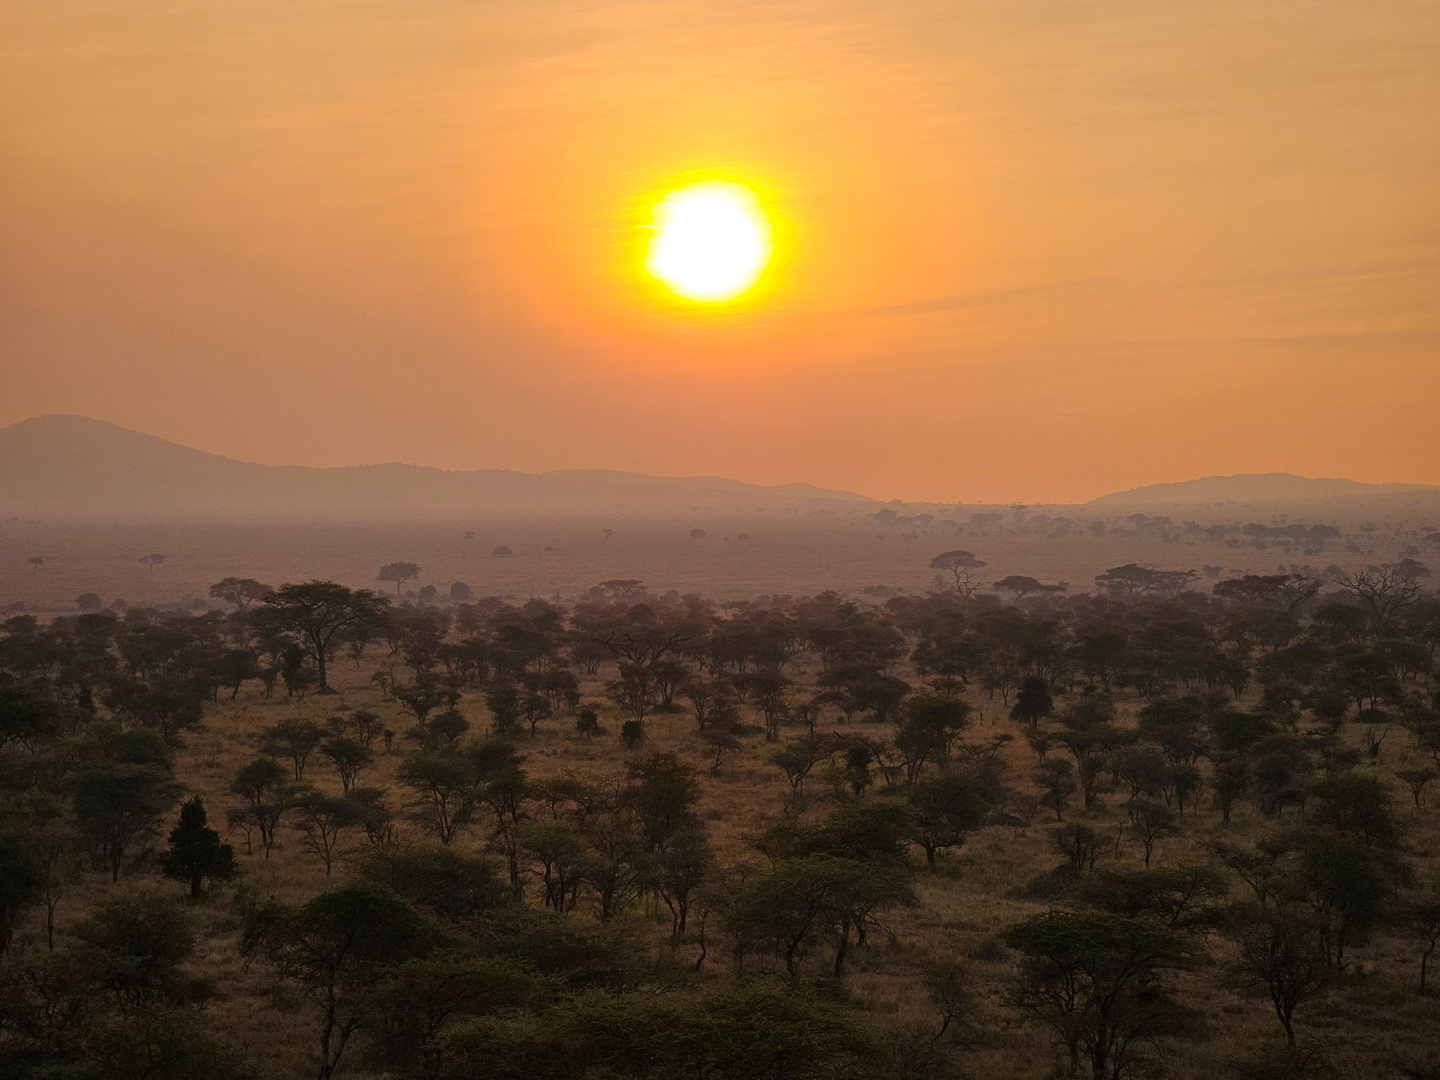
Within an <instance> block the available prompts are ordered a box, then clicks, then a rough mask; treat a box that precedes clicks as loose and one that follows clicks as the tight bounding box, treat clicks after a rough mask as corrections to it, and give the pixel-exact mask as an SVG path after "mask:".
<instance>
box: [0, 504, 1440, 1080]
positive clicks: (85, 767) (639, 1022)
mask: <svg viewBox="0 0 1440 1080" xmlns="http://www.w3.org/2000/svg"><path fill="white" fill-rule="evenodd" d="M1437 555H1440V515H1437V513H1436V508H1435V507H1434V506H1433V505H1425V504H1423V503H1422V502H1417V501H1415V500H1413V499H1411V500H1407V499H1401V498H1398V497H1397V498H1392V499H1390V500H1389V501H1385V500H1383V499H1377V500H1372V501H1371V502H1370V503H1368V504H1360V503H1357V502H1355V501H1354V500H1351V501H1345V502H1339V501H1337V502H1332V503H1324V502H1321V503H1316V504H1313V505H1288V506H1284V507H1276V506H1258V505H1257V506H1241V505H1234V504H1231V505H1217V506H1208V507H1190V508H1186V509H1185V510H1184V511H1183V512H1181V511H1178V510H1177V511H1175V512H1171V511H1169V510H1166V511H1164V512H1157V510H1156V509H1155V508H1154V507H1150V508H1148V509H1146V510H1145V511H1140V510H1133V511H1132V510H1131V509H1127V508H1118V509H1117V508H1106V509H1103V510H1102V509H1097V508H1095V507H1088V508H1073V507H1072V508H1053V507H1052V508H1041V507H1030V508H1024V507H988V508H986V507H982V508H966V509H962V508H956V507H948V508H947V507H919V508H916V507H905V506H899V505H897V506H895V507H893V508H887V507H881V508H880V509H879V510H875V509H874V508H873V507H871V508H867V509H866V510H864V511H863V512H861V511H856V510H852V509H841V510H836V511H827V512H823V513H820V512H810V513H805V512H800V511H792V512H786V511H783V510H774V511H765V512H762V511H755V512H753V513H748V512H744V511H741V510H736V511H735V512H733V513H729V514H722V513H719V512H707V513H705V514H699V513H696V514H691V515H689V516H685V515H681V514H676V515H674V516H673V517H670V518H664V519H660V518H646V519H642V518H637V517H634V516H627V515H626V514H624V513H621V512H618V511H617V513H616V514H615V515H613V516H612V517H611V518H607V519H605V520H600V519H599V518H598V517H597V518H594V519H591V518H586V519H585V520H577V519H573V518H562V517H556V518H554V519H544V520H536V519H529V520H526V519H514V520H495V521H484V522H469V523H467V522H447V523H443V524H412V525H363V524H335V523H331V524H296V523H291V524H283V523H269V524H265V523H255V522H250V523H245V524H226V523H220V522H215V523H210V524H173V525H165V524H157V523H153V522H151V523H129V524H123V523H122V524H113V523H112V524H90V525H84V524H77V523H66V522H60V521H49V522H41V521H21V520H14V521H9V522H4V523H0V563H3V571H0V575H3V576H0V605H3V608H4V622H3V625H0V815H3V824H4V827H3V830H0V946H3V955H0V1074H3V1075H4V1076H5V1077H7V1078H8V1077H27V1078H28V1077H34V1078H41V1077H44V1078H62V1077H64V1078H70V1077H76V1078H79V1077H85V1078H90V1077H94V1078H107V1080H108V1078H117V1080H118V1078H133V1080H144V1078H153V1080H169V1078H190V1077H214V1078H217V1080H219V1078H230V1077H236V1078H239V1077H255V1078H257V1080H261V1078H288V1077H301V1076H307V1075H309V1076H318V1077H319V1078H320V1080H326V1078H327V1077H330V1076H337V1077H343V1076H351V1077H357V1078H359V1077H375V1078H379V1077H395V1078H402V1077H404V1078H408V1077H416V1078H426V1080H441V1078H447V1080H448V1078H454V1080H459V1078H462V1077H465V1078H470V1077H475V1078H481V1077H496V1078H502V1077H503V1078H511V1077H515V1078H519V1077H551V1076H553V1077H569V1078H577V1080H578V1078H585V1080H616V1078H620V1077H643V1078H647V1080H652V1078H653V1080H670V1078H677V1080H678V1078H682V1077H683V1078H690V1077H694V1078H697V1080H698V1078H714V1080H749V1078H759V1077H777V1078H779V1077H796V1078H807V1080H808V1078H817V1080H818V1078H822V1077H826V1078H828V1077H837V1078H838V1077H856V1078H861V1077H865V1078H868V1077H874V1078H881V1077H885V1078H891V1077H894V1078H911V1077H913V1078H917V1080H918V1078H921V1077H927V1078H928V1077H942V1078H943V1077H974V1076H990V1077H996V1078H1007V1080H1008V1078H1016V1080H1018V1078H1022V1077H1036V1078H1038V1077H1050V1076H1056V1077H1059V1076H1086V1077H1097V1078H1098V1077H1110V1078H1114V1080H1118V1078H1121V1077H1177V1078H1186V1080H1189V1078H1195V1080H1199V1078H1201V1077H1214V1076H1233V1077H1237V1078H1255V1080H1260V1078H1272V1077H1297V1078H1298V1077H1332V1076H1333V1077H1411V1078H1417V1080H1419V1078H1428V1077H1435V1076H1440V1045H1437V1042H1440V1039H1437V1036H1436V1031H1437V1030H1440V1028H1437V1021H1440V1004H1437V1002H1440V998H1437V996H1436V994H1435V992H1434V991H1435V988H1434V982H1435V979H1436V976H1435V974H1434V973H1433V972H1432V971H1430V970H1429V969H1430V967H1431V963H1430V961H1431V960H1432V957H1433V952H1434V949H1435V946H1436V944H1437V942H1440V875H1437V865H1436V858H1437V854H1436V853H1437V843H1440V823H1437V809H1436V801H1437V795H1436V792H1437V791H1440V785H1437V784H1436V780H1437V777H1440V671H1437V666H1436V650H1437V648H1440V598H1437V596H1436V593H1435V589H1436V579H1435V578H1434V577H1433V576H1432V575H1431V573H1430V571H1429V569H1428V567H1427V565H1426V564H1427V561H1428V562H1433V561H1434V558H1435V557H1436V556H1437Z"/></svg>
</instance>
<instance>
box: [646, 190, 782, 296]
mask: <svg viewBox="0 0 1440 1080" xmlns="http://www.w3.org/2000/svg"><path fill="white" fill-rule="evenodd" d="M651 229H652V235H651V238H650V249H649V251H648V252H647V254H646V256H645V269H646V270H647V271H648V272H649V273H650V274H651V276H653V277H655V278H656V279H657V280H659V281H661V282H663V283H664V284H665V285H666V287H668V288H669V289H670V291H671V292H673V293H675V294H676V295H677V296H682V297H684V298H685V299H687V300H696V301H699V302H701V303H712V304H713V303H721V302H723V301H726V300H733V299H735V298H736V297H737V296H740V295H741V294H742V293H745V292H747V291H748V290H749V289H750V288H752V287H753V286H754V284H755V283H756V282H757V281H758V280H760V275H761V274H762V273H764V272H765V267H766V266H767V265H768V264H769V262H770V254H771V250H772V244H771V235H770V220H769V218H767V217H766V216H765V210H764V208H763V207H762V206H761V205H760V200H759V199H758V198H756V196H755V193H754V192H753V191H751V190H750V189H749V188H748V187H746V186H745V185H743V184H735V183H730V182H727V181H707V182H705V183H700V184H691V185H689V186H688V187H683V188H680V189H678V190H676V191H672V192H670V194H668V195H666V196H665V197H664V198H663V199H661V200H660V202H659V203H657V204H656V206H655V217H654V221H653V223H652V225H651Z"/></svg>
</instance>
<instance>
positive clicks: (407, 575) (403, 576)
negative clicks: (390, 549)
mask: <svg viewBox="0 0 1440 1080" xmlns="http://www.w3.org/2000/svg"><path fill="white" fill-rule="evenodd" d="M419 576H420V567H418V566H416V565H415V564H414V563H413V562H392V563H386V564H385V565H384V566H382V567H380V572H379V573H378V574H376V575H375V580H376V581H393V582H394V583H395V595H396V596H399V595H400V586H401V585H403V584H404V583H405V582H407V581H409V580H410V579H411V578H417V577H419Z"/></svg>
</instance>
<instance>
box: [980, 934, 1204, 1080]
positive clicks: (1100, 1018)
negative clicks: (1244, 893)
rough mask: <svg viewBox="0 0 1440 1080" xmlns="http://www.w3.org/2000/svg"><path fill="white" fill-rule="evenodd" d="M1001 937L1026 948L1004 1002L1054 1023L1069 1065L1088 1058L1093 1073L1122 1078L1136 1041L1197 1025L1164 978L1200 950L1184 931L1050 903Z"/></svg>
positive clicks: (1020, 948) (1028, 1015)
mask: <svg viewBox="0 0 1440 1080" xmlns="http://www.w3.org/2000/svg"><path fill="white" fill-rule="evenodd" d="M1003 937H1004V941H1005V943H1006V944H1007V945H1009V946H1010V947H1011V948H1013V949H1016V950H1017V951H1019V953H1020V954H1021V962H1020V972H1019V975H1018V977H1017V978H1016V981H1015V983H1014V985H1013V986H1012V988H1011V990H1010V992H1009V994H1008V995H1007V998H1006V1000H1007V1002H1008V1003H1009V1005H1010V1007H1011V1008H1013V1009H1014V1010H1016V1011H1017V1012H1018V1013H1020V1015H1021V1016H1023V1017H1025V1018H1026V1019H1028V1020H1030V1021H1031V1022H1033V1023H1037V1024H1040V1025H1042V1026H1044V1027H1048V1028H1049V1029H1050V1031H1051V1032H1052V1033H1053V1034H1054V1036H1055V1038H1056V1040H1057V1041H1058V1042H1059V1043H1060V1044H1062V1045H1063V1046H1064V1047H1065V1049H1066V1050H1067V1052H1068V1054H1069V1058H1070V1062H1071V1068H1072V1071H1073V1069H1074V1068H1075V1067H1076V1066H1077V1065H1078V1064H1079V1063H1080V1062H1081V1061H1082V1060H1083V1061H1085V1062H1086V1063H1087V1064H1088V1065H1089V1067H1090V1072H1091V1075H1092V1076H1093V1077H1095V1078H1096V1080H1099V1078H1101V1077H1109V1078H1117V1077H1119V1076H1120V1075H1121V1074H1122V1072H1123V1070H1124V1069H1125V1067H1126V1066H1127V1065H1128V1064H1129V1052H1130V1050H1131V1049H1132V1048H1133V1046H1134V1045H1136V1044H1139V1043H1143V1042H1145V1041H1147V1040H1151V1039H1155V1038H1158V1037H1160V1036H1162V1035H1168V1036H1176V1035H1181V1034H1183V1033H1184V1032H1185V1031H1186V1030H1187V1028H1190V1027H1192V1026H1193V1018H1192V1017H1191V1015H1190V1014H1188V1013H1187V1012H1186V1010H1184V1009H1182V1008H1181V1007H1180V1006H1179V1005H1177V1004H1176V1002H1175V1001H1174V1000H1173V998H1172V997H1171V995H1170V992H1169V988H1168V987H1167V986H1166V984H1165V983H1164V981H1163V978H1162V976H1163V975H1164V973H1165V972H1168V971H1173V970H1178V969H1184V968H1188V967H1190V966H1192V965H1193V963H1194V961H1195V959H1196V956H1197V955H1198V949H1197V947H1196V946H1195V945H1194V943H1193V942H1192V941H1191V940H1190V939H1189V938H1187V937H1186V936H1185V935H1183V934H1179V933H1176V932H1175V931H1173V930H1169V929H1166V928H1164V927H1162V926H1159V925H1158V924H1156V923H1153V922H1151V921H1149V920H1145V919H1131V918H1126V917H1125V916H1122V915H1111V914H1105V913H1100V912H1083V911H1082V912H1073V911H1048V912H1045V913H1043V914H1040V915H1032V916H1031V917H1030V918H1028V919H1026V920H1024V921H1023V922H1021V923H1019V924H1017V925H1015V926H1012V927H1011V928H1010V929H1009V930H1007V931H1006V932H1005V934H1004V935H1003Z"/></svg>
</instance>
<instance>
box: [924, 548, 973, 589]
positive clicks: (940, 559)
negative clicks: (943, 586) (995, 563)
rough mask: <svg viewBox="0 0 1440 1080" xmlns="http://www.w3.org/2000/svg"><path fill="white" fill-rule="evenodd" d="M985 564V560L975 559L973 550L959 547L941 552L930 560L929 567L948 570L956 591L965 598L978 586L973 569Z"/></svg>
mask: <svg viewBox="0 0 1440 1080" xmlns="http://www.w3.org/2000/svg"><path fill="white" fill-rule="evenodd" d="M985 565H986V563H985V560H983V559H977V558H976V557H975V553H974V552H973V551H963V550H960V549H956V550H955V551H946V552H942V553H941V554H939V555H936V556H935V557H934V558H933V559H931V560H930V569H932V570H948V571H949V572H950V573H951V574H952V575H953V576H954V578H955V589H956V591H957V592H959V593H960V595H961V596H964V597H966V598H967V599H968V598H969V597H970V596H971V595H972V594H973V593H974V592H975V590H976V589H978V588H979V587H980V586H979V584H978V583H977V582H976V581H975V579H974V575H973V571H975V570H979V569H980V568H981V567H983V566H985Z"/></svg>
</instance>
